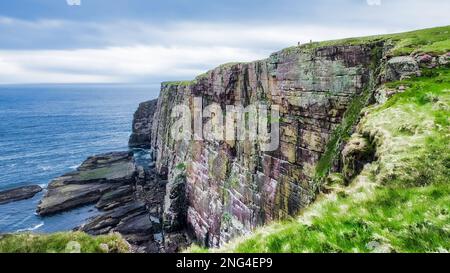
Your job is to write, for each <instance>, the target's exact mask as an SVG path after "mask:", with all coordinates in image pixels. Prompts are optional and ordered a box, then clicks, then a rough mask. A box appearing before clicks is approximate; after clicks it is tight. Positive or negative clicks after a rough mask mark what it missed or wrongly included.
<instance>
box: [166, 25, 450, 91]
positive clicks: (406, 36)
mask: <svg viewBox="0 0 450 273" xmlns="http://www.w3.org/2000/svg"><path fill="white" fill-rule="evenodd" d="M377 42H385V43H387V44H388V45H390V46H391V47H392V48H391V50H390V52H389V55H391V56H402V55H410V54H420V53H428V54H431V55H440V54H444V53H447V52H449V51H450V25H448V26H443V27H434V28H428V29H421V30H414V31H409V32H403V33H394V34H385V35H374V36H366V37H355V38H346V39H339V40H330V41H322V42H313V43H307V44H302V45H300V46H292V47H288V48H285V49H282V50H281V51H278V52H275V53H273V54H272V55H277V54H295V53H300V52H307V51H310V50H315V49H318V48H322V47H329V46H357V45H368V44H372V43H377ZM241 64H246V62H231V63H226V64H222V65H220V66H218V67H216V68H214V69H212V70H209V71H207V72H205V73H203V74H201V75H199V76H197V77H196V78H195V79H194V80H185V81H168V82H163V83H162V85H163V86H165V87H170V86H189V85H191V84H195V83H196V82H197V81H198V80H199V79H201V78H204V77H207V76H208V75H209V74H210V73H211V72H212V71H214V70H217V69H226V68H230V67H233V66H236V65H241Z"/></svg>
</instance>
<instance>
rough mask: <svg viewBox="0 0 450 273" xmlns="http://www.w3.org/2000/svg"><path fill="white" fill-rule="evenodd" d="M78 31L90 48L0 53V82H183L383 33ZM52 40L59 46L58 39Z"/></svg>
mask: <svg viewBox="0 0 450 273" xmlns="http://www.w3.org/2000/svg"><path fill="white" fill-rule="evenodd" d="M1 24H3V25H5V24H12V25H15V26H16V27H20V26H27V27H34V28H37V29H46V30H47V31H46V33H48V32H49V31H50V30H54V29H65V28H68V30H67V31H68V32H70V31H71V30H73V29H74V28H75V27H76V25H77V24H76V23H75V22H71V21H63V20H41V21H38V22H35V23H34V24H33V23H31V22H27V21H20V20H15V19H10V18H0V25H1ZM78 28H81V29H86V30H90V31H88V32H86V33H83V32H78V36H77V39H80V40H83V41H84V42H86V41H88V42H86V43H87V44H97V45H98V47H93V48H76V47H75V48H71V47H69V48H63V49H59V48H54V49H52V48H50V49H45V48H37V49H26V48H25V49H19V50H12V49H3V50H0V83H3V84H5V83H8V84H11V83H93V82H102V83H103V82H109V83H111V82H146V83H154V82H157V81H161V80H166V79H168V80H172V79H191V78H193V77H195V75H197V74H200V73H203V72H205V71H207V70H209V69H211V68H213V67H215V66H217V65H220V64H222V63H226V62H232V61H243V62H245V61H252V60H257V59H262V58H266V57H268V56H269V54H270V53H272V52H274V51H277V50H280V49H282V48H284V47H287V46H291V45H295V44H297V42H308V41H309V40H311V39H312V40H314V41H319V40H325V39H337V38H344V37H350V36H361V35H368V34H375V33H380V32H385V30H383V29H378V28H374V29H370V28H353V29H347V28H331V27H323V26H313V25H311V26H308V25H302V26H300V25H289V24H287V25H281V24H280V25H277V26H272V25H243V24H239V23H233V24H232V23H223V24H219V23H209V24H208V23H201V22H179V23H173V24H170V25H165V26H161V27H157V26H153V25H147V24H143V23H139V22H124V21H122V22H116V23H115V24H112V25H105V24H95V23H82V24H81V26H78ZM94 29H95V31H93V30H94ZM95 34H97V35H95ZM59 37H60V38H61V39H62V40H64V41H67V40H66V39H65V38H64V35H61V36H59ZM71 37H72V39H73V38H74V37H73V36H71ZM95 39H97V42H95V41H94V40H95ZM100 40H101V42H100ZM33 41H34V40H33ZM106 45H110V46H106Z"/></svg>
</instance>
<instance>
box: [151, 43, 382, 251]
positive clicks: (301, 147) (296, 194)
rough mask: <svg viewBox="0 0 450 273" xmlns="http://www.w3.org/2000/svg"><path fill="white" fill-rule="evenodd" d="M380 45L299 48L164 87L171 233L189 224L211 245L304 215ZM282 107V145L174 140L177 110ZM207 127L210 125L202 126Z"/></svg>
mask: <svg viewBox="0 0 450 273" xmlns="http://www.w3.org/2000/svg"><path fill="white" fill-rule="evenodd" d="M379 46H380V45H375V44H374V45H359V46H330V47H322V48H308V47H307V46H306V47H297V48H291V49H286V50H283V51H280V52H278V53H275V54H273V55H272V56H270V58H268V59H266V60H261V61H256V62H252V63H245V64H229V65H224V66H221V67H218V68H216V69H214V70H212V71H210V72H208V73H206V74H205V75H202V76H200V77H198V78H197V79H196V80H195V81H192V82H176V83H164V84H162V88H161V95H160V98H159V100H158V103H157V107H156V113H155V116H154V120H153V123H152V130H151V132H152V133H151V146H152V147H153V148H154V149H155V151H156V157H157V162H156V168H157V171H158V172H159V173H160V174H163V175H164V176H167V178H168V181H169V182H168V186H167V194H166V200H165V211H164V220H165V223H164V224H165V228H166V229H167V230H171V231H173V230H177V229H182V228H183V227H185V226H186V225H187V226H188V227H189V229H190V230H191V231H192V232H193V234H194V236H195V237H196V238H197V239H198V240H199V241H200V242H202V243H204V244H205V245H207V246H212V247H215V246H219V245H221V244H223V243H224V242H227V241H229V240H230V239H231V238H232V237H234V236H237V235H241V234H245V233H248V232H250V231H251V230H252V229H253V228H255V227H257V226H259V225H263V224H265V223H267V222H270V221H273V220H278V219H281V218H285V217H288V216H290V215H294V214H296V213H297V212H298V211H299V210H300V209H301V208H303V207H305V206H306V205H308V204H309V203H310V202H311V201H312V200H313V198H314V196H315V188H314V185H313V181H314V176H315V167H316V165H317V163H318V161H319V159H320V158H321V157H322V155H323V154H324V152H325V151H326V149H327V144H328V142H329V141H330V138H331V137H332V134H333V132H334V131H335V129H336V128H337V127H338V126H339V124H340V123H341V121H342V119H343V117H344V114H345V113H346V111H347V110H348V108H349V106H350V105H351V103H352V102H353V101H354V100H355V99H358V98H360V97H361V96H363V93H364V91H365V90H366V89H368V88H369V82H370V79H371V76H372V74H373V73H374V71H372V70H373V69H375V67H374V65H373V59H374V58H378V57H379V56H374V55H376V52H377V50H375V49H376V48H378V47H379ZM195 98H200V100H201V101H202V102H203V105H208V104H210V103H213V102H215V103H218V104H220V105H221V106H222V108H223V109H225V106H226V105H242V106H244V107H246V106H248V105H251V104H254V103H257V102H261V101H262V102H264V103H265V104H267V105H269V106H274V105H278V106H279V107H280V112H281V113H280V118H279V123H280V144H279V148H278V149H277V150H275V151H271V152H264V151H263V150H262V149H261V147H260V146H259V144H258V143H256V142H253V141H248V140H244V141H208V140H201V141H197V140H192V139H190V140H180V141H175V140H174V138H173V135H172V129H173V125H174V122H175V120H176V119H175V118H173V117H172V116H171V114H172V110H173V109H174V107H175V106H176V105H180V104H183V105H186V106H189V107H190V108H191V109H193V104H194V101H195ZM203 122H205V120H204V121H203Z"/></svg>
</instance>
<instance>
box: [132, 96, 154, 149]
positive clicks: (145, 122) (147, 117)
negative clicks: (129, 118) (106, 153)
mask: <svg viewBox="0 0 450 273" xmlns="http://www.w3.org/2000/svg"><path fill="white" fill-rule="evenodd" d="M157 102H158V100H152V101H147V102H143V103H141V104H140V105H139V108H138V110H137V111H136V113H135V114H134V117H133V128H132V134H131V136H130V140H129V143H128V145H129V146H130V148H149V147H150V143H151V128H152V123H153V116H154V114H155V111H156V104H157Z"/></svg>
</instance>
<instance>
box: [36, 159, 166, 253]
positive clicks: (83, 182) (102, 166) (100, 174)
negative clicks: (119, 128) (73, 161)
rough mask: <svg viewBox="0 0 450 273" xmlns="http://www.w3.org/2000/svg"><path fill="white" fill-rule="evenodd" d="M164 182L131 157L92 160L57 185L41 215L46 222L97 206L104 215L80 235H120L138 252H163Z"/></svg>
mask: <svg viewBox="0 0 450 273" xmlns="http://www.w3.org/2000/svg"><path fill="white" fill-rule="evenodd" d="M165 183H166V181H164V180H161V179H160V178H159V176H158V175H157V174H156V173H155V172H154V171H152V170H151V169H144V168H143V167H141V166H137V165H136V164H135V162H134V157H133V153H131V152H115V153H108V154H103V155H98V156H93V157H90V158H88V159H87V160H86V161H85V162H84V163H83V164H82V165H81V166H80V167H79V168H78V169H77V170H76V171H75V172H72V173H68V174H66V175H63V176H61V177H59V178H57V179H55V180H54V181H52V182H51V183H50V184H49V186H48V191H47V193H46V194H45V196H44V198H43V199H42V201H41V202H40V204H39V206H38V209H37V212H38V214H40V215H41V216H44V217H45V216H47V215H50V214H55V213H60V212H64V211H67V210H71V209H74V208H76V207H79V206H85V205H89V204H95V207H96V208H97V209H98V210H99V212H100V215H99V216H97V217H95V218H93V219H89V220H88V221H87V223H85V224H83V225H82V226H80V227H78V228H77V229H78V230H81V231H84V232H86V233H88V234H91V235H101V234H108V233H111V232H118V233H120V234H122V236H123V237H124V238H125V239H126V240H127V241H128V242H129V243H130V244H131V245H132V246H133V247H134V251H136V252H162V251H165V249H164V239H163V234H162V228H161V220H162V203H163V199H164V195H165V186H166V185H165Z"/></svg>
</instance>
